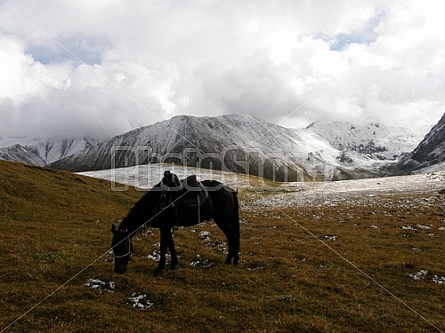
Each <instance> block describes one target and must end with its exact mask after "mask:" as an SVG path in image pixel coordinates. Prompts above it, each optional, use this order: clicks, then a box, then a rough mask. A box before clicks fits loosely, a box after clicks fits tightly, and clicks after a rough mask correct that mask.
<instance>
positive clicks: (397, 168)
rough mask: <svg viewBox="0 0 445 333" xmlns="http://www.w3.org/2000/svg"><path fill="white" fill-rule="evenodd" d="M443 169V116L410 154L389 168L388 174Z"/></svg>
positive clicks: (444, 124)
mask: <svg viewBox="0 0 445 333" xmlns="http://www.w3.org/2000/svg"><path fill="white" fill-rule="evenodd" d="M444 169H445V114H444V115H443V116H442V118H441V119H440V120H439V122H438V123H437V124H436V125H435V126H434V127H433V128H432V129H431V131H430V132H429V133H428V134H427V135H426V136H425V138H424V139H423V140H422V141H421V142H420V143H419V145H418V146H417V147H416V148H415V149H414V150H413V151H412V152H411V153H409V154H405V155H404V156H403V157H402V158H401V159H400V161H398V162H397V163H395V164H393V165H391V166H390V167H389V173H390V174H408V173H424V172H433V171H436V170H444Z"/></svg>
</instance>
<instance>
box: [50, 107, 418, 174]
mask: <svg viewBox="0 0 445 333" xmlns="http://www.w3.org/2000/svg"><path fill="white" fill-rule="evenodd" d="M372 126H374V127H375V128H374V129H370V130H369V131H372V132H373V133H374V134H373V136H372V137H371V138H370V137H369V133H368V132H369V131H368V132H366V131H365V130H360V131H358V130H355V131H353V130H351V128H352V127H354V126H353V125H351V124H345V125H341V126H340V124H339V123H333V122H331V123H315V124H312V126H309V127H308V128H306V129H289V128H284V127H281V126H277V125H275V124H271V123H268V122H266V121H263V120H260V119H257V118H254V117H251V116H244V115H225V116H220V117H192V116H176V117H174V118H172V119H170V120H167V121H163V122H160V123H156V124H154V125H151V126H147V127H144V128H139V129H137V130H134V131H131V132H128V133H125V134H123V135H119V136H116V137H114V138H112V139H111V140H109V141H105V142H102V143H100V144H98V145H97V146H94V147H92V148H90V149H89V150H87V151H86V152H82V153H79V154H75V155H72V156H69V157H67V158H65V159H62V160H59V161H56V162H54V163H52V164H50V165H49V167H52V168H58V169H65V170H71V171H87V170H102V169H109V168H119V167H127V166H132V165H139V164H146V163H160V162H162V163H177V164H181V165H187V166H193V167H202V168H213V169H218V170H231V171H236V172H240V173H249V174H253V175H258V176H262V177H265V178H269V179H275V180H281V181H296V180H306V179H312V180H313V179H316V180H338V179H350V178H366V177H375V176H378V175H379V171H378V170H379V169H380V167H381V166H382V165H383V164H385V163H387V160H388V159H393V158H395V157H396V156H398V155H399V154H400V153H401V152H402V151H403V150H405V149H406V151H405V152H409V151H411V150H412V149H413V148H414V147H415V144H416V143H414V141H415V139H414V137H415V135H414V137H413V134H412V133H408V132H405V133H406V135H405V136H403V135H402V134H400V136H399V137H393V138H391V139H388V138H387V137H386V134H388V133H389V132H390V130H386V129H384V128H383V127H380V126H378V125H372ZM337 127H338V128H337ZM346 129H348V131H346ZM399 132H400V133H402V132H403V131H402V130H400V131H399ZM357 133H359V134H360V135H358V134H357ZM414 133H417V132H414ZM417 137H418V141H420V139H421V135H418V134H417ZM346 138H348V139H346ZM410 140H412V141H413V142H411V143H410ZM418 141H417V142H418ZM388 142H391V145H389V144H388ZM362 147H366V149H362ZM371 147H372V148H373V150H371Z"/></svg>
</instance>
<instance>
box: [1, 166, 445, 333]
mask: <svg viewBox="0 0 445 333" xmlns="http://www.w3.org/2000/svg"><path fill="white" fill-rule="evenodd" d="M410 177H416V178H410ZM410 177H403V178H399V177H393V178H390V179H368V180H366V181H360V182H357V181H342V182H328V183H322V182H318V183H304V184H293V185H292V187H287V186H285V187H284V188H281V187H280V186H283V185H280V186H279V184H275V185H273V184H269V186H271V189H278V190H279V191H278V192H274V191H261V190H258V189H250V188H249V187H248V186H247V187H244V190H243V191H241V192H240V193H239V197H240V204H241V209H240V217H241V259H242V260H241V262H240V265H239V267H237V268H234V267H231V266H227V265H225V264H223V261H224V258H225V255H224V251H225V246H226V245H225V243H224V239H225V238H224V236H223V234H222V233H221V231H219V229H218V228H217V227H216V226H215V224H214V223H211V222H209V223H203V224H200V225H198V226H196V227H190V228H181V229H179V230H176V231H175V234H174V236H175V243H176V247H177V251H178V254H179V256H180V269H178V270H175V271H170V270H166V271H165V272H164V274H163V276H162V277H156V278H154V277H153V276H152V274H153V270H154V268H155V267H156V265H157V263H156V262H155V260H156V253H157V251H158V250H159V244H158V242H159V233H158V231H157V230H149V232H145V231H144V232H141V233H139V234H137V235H136V236H135V237H134V240H133V241H134V256H133V258H132V260H131V261H130V263H129V267H128V269H129V270H128V272H127V273H126V274H125V275H116V274H114V273H113V271H112V266H113V264H112V262H111V261H112V255H111V254H110V253H109V252H108V250H109V246H110V242H111V232H110V226H111V223H116V222H115V221H114V222H113V219H118V218H121V217H122V216H123V214H125V213H126V212H127V211H128V209H129V207H130V206H131V205H132V203H134V201H135V200H137V198H139V197H140V196H141V195H142V194H143V193H142V192H137V191H134V190H131V189H128V190H127V191H117V192H114V191H110V183H109V182H108V181H101V180H97V179H92V178H88V177H84V176H81V175H73V174H70V173H67V172H61V171H54V170H47V169H42V168H38V167H29V166H24V165H21V164H16V163H10V162H1V161H0V186H1V188H0V221H1V222H0V235H1V236H0V247H1V249H2V251H0V308H1V311H2V316H0V330H1V331H4V332H57V333H65V332H95V333H98V332H146V331H156V330H163V331H166V332H181V333H184V332H258V331H261V332H262V331H267V332H351V333H352V332H354V333H356V332H389V333H392V332H398V333H399V332H413V331H416V332H432V331H440V330H441V329H443V327H444V325H445V321H444V318H443V291H444V289H443V288H444V283H443V281H445V266H444V262H443V254H442V251H439V250H438V249H440V248H442V246H443V241H444V237H445V231H444V222H443V219H444V216H445V210H444V207H445V205H444V200H445V197H444V196H443V195H440V194H438V190H439V189H441V188H442V187H443V178H444V177H445V175H443V174H436V175H430V176H427V175H425V176H423V175H419V176H410ZM422 177H423V178H422ZM399 182H400V184H401V185H400V186H399V185H398V184H399ZM301 185H304V186H303V187H301ZM280 189H281V190H280ZM147 318H148V319H147Z"/></svg>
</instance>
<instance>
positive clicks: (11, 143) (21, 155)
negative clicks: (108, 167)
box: [0, 138, 97, 166]
mask: <svg viewBox="0 0 445 333" xmlns="http://www.w3.org/2000/svg"><path fill="white" fill-rule="evenodd" d="M96 144H97V140H95V139H92V138H68V139H66V138H48V139H27V138H18V139H4V140H0V160H7V161H14V162H22V163H26V164H32V165H38V166H45V165H47V164H50V163H52V162H55V161H58V160H60V159H62V158H65V157H67V156H70V155H73V154H76V153H80V152H83V151H86V150H88V149H89V148H91V147H93V146H95V145H96Z"/></svg>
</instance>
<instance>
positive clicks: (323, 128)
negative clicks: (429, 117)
mask: <svg viewBox="0 0 445 333" xmlns="http://www.w3.org/2000/svg"><path fill="white" fill-rule="evenodd" d="M308 128H309V129H311V130H313V131H314V132H316V133H318V134H319V135H321V136H322V137H323V138H325V139H326V140H328V142H329V143H330V144H331V145H332V146H333V147H334V148H336V149H338V150H341V151H344V152H349V153H351V152H357V153H359V154H362V155H366V156H368V157H370V158H373V159H379V160H396V159H398V158H399V157H400V156H402V155H403V154H406V153H408V152H411V151H412V150H413V149H414V147H416V146H417V144H418V143H419V142H420V140H421V139H422V138H423V137H424V136H425V134H426V133H428V131H429V130H430V129H431V126H417V127H415V126H412V127H409V128H408V127H401V126H384V125H381V124H378V123H370V124H364V125H357V124H352V123H349V122H338V121H325V122H314V123H312V124H310V125H309V126H308Z"/></svg>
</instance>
